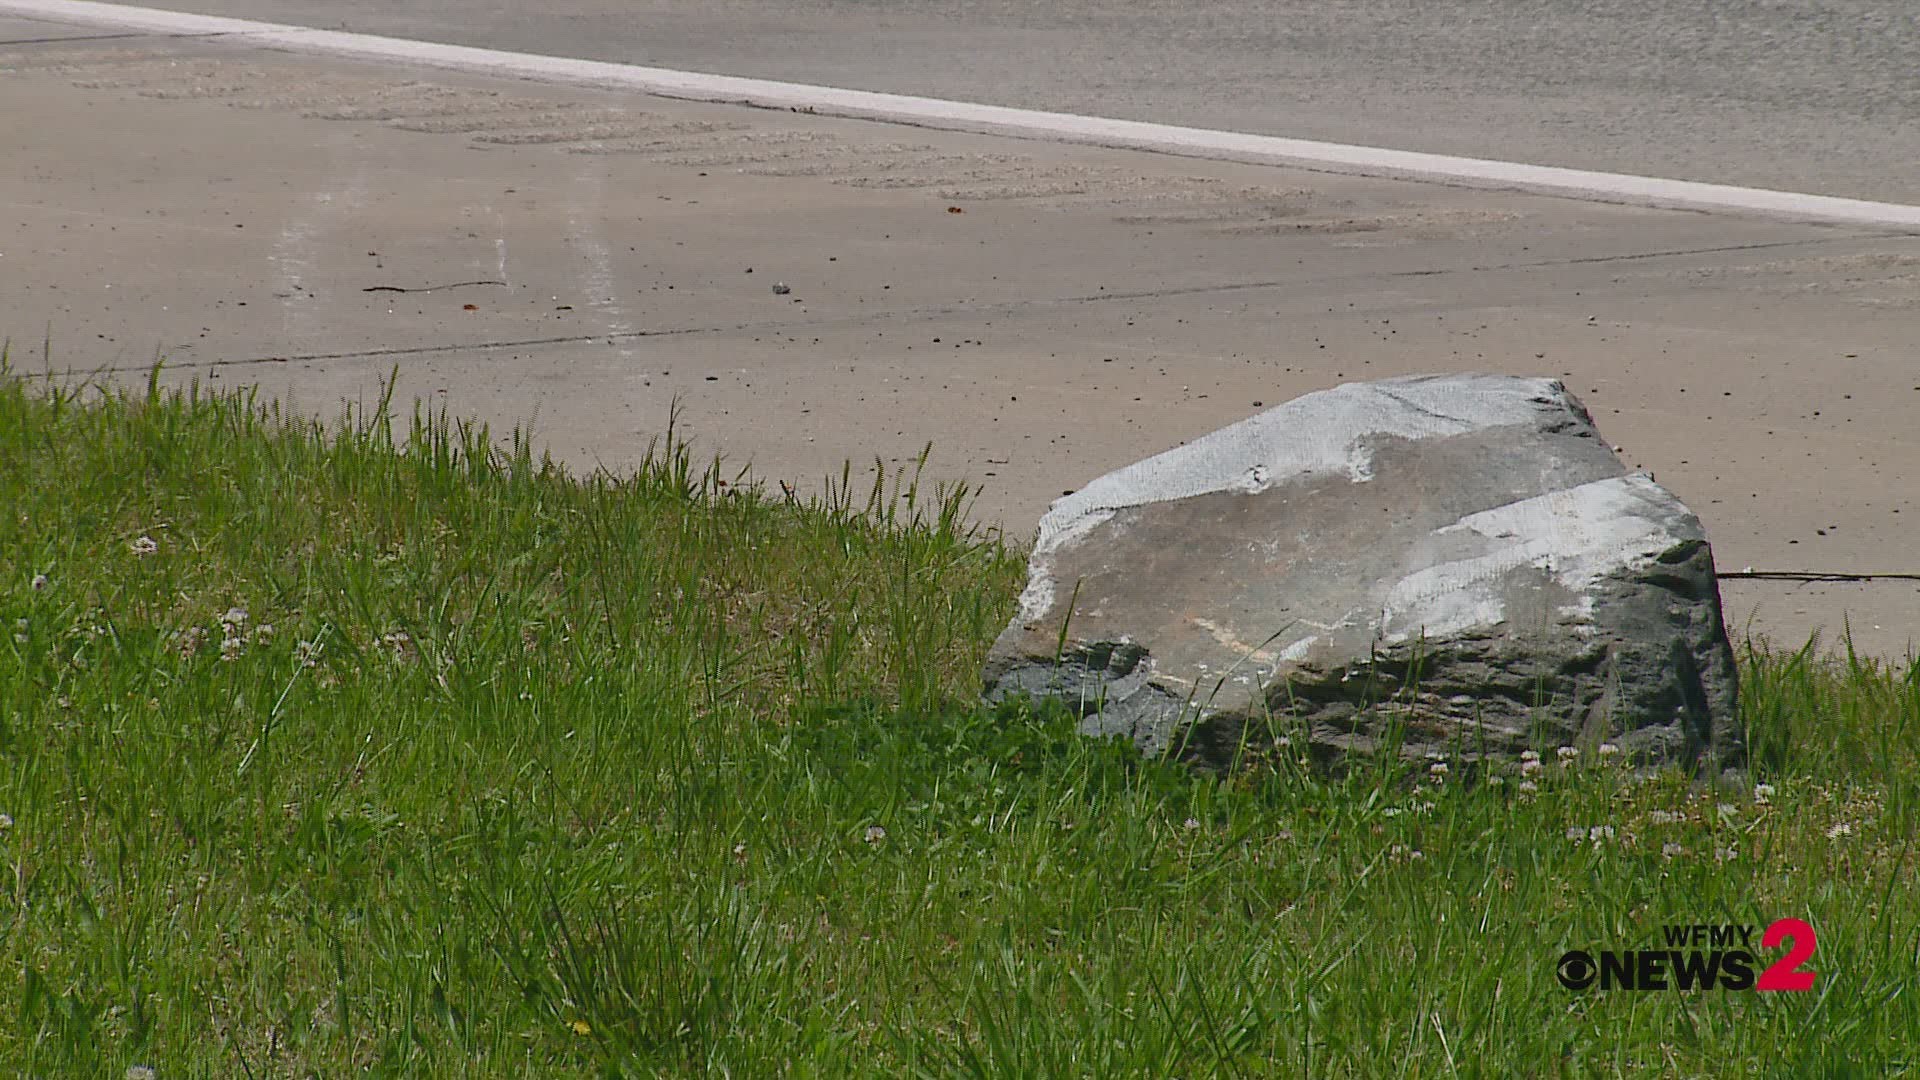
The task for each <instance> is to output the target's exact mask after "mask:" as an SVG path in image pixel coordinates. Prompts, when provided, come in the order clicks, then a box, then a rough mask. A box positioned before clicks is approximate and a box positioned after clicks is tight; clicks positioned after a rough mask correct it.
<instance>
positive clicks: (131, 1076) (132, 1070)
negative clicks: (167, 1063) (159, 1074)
mask: <svg viewBox="0 0 1920 1080" xmlns="http://www.w3.org/2000/svg"><path fill="white" fill-rule="evenodd" d="M155 1075H156V1074H155V1073H154V1071H153V1066H151V1065H129V1066H127V1072H126V1077H127V1080H154V1077H155Z"/></svg>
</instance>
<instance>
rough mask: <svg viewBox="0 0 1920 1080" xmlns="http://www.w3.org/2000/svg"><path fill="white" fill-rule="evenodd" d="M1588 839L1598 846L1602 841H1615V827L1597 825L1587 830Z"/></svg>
mask: <svg viewBox="0 0 1920 1080" xmlns="http://www.w3.org/2000/svg"><path fill="white" fill-rule="evenodd" d="M1587 839H1589V840H1591V841H1593V842H1594V843H1596V844H1597V843H1599V842H1600V841H1602V840H1611V839H1613V826H1611V825H1595V826H1593V827H1592V828H1589V829H1588V830H1587Z"/></svg>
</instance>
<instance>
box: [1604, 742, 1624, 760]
mask: <svg viewBox="0 0 1920 1080" xmlns="http://www.w3.org/2000/svg"><path fill="white" fill-rule="evenodd" d="M1619 752H1620V748H1619V747H1617V746H1615V745H1613V744H1612V743H1610V742H1603V743H1601V744H1600V756H1601V757H1613V756H1614V755H1615V754H1618V753H1619Z"/></svg>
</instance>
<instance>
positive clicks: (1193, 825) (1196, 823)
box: [1180, 818, 1200, 829]
mask: <svg viewBox="0 0 1920 1080" xmlns="http://www.w3.org/2000/svg"><path fill="white" fill-rule="evenodd" d="M1180 825H1181V827H1182V828H1186V829H1197V828H1199V827H1200V819H1199V818H1188V819H1187V820H1185V821H1183V822H1181V823H1180Z"/></svg>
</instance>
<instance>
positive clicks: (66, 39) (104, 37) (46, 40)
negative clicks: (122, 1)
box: [0, 30, 233, 70]
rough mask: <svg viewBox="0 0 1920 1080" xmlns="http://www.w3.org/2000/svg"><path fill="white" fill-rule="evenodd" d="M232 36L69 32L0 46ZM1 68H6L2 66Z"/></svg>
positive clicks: (4, 41)
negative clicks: (64, 34) (58, 35)
mask: <svg viewBox="0 0 1920 1080" xmlns="http://www.w3.org/2000/svg"><path fill="white" fill-rule="evenodd" d="M232 36H233V33H232V32H231V31H226V30H215V31H207V32H203V33H197V34H164V33H159V32H156V31H152V30H129V31H127V32H125V33H119V34H68V35H66V36H63V37H38V38H8V39H0V47H7V46H13V45H65V44H69V43H71V42H75V41H126V40H128V39H131V38H150V39H152V40H154V41H196V40H212V39H214V38H224V37H232ZM0 70H5V69H4V68H0Z"/></svg>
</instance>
